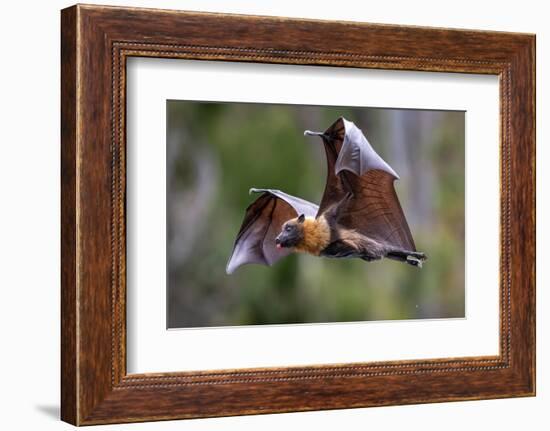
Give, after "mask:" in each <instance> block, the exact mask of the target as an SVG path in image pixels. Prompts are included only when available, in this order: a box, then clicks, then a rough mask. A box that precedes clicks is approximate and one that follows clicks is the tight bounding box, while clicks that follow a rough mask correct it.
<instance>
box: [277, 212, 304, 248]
mask: <svg viewBox="0 0 550 431" xmlns="http://www.w3.org/2000/svg"><path fill="white" fill-rule="evenodd" d="M305 219H306V217H305V216H304V215H303V214H301V215H300V216H299V217H296V218H293V219H290V220H288V221H286V222H285V223H284V224H283V227H282V228H281V232H280V233H279V235H277V238H275V244H276V245H277V248H292V247H296V246H297V245H298V244H300V243H301V242H302V240H303V239H304V220H305Z"/></svg>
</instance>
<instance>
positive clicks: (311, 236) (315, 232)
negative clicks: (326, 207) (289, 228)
mask: <svg viewBox="0 0 550 431" xmlns="http://www.w3.org/2000/svg"><path fill="white" fill-rule="evenodd" d="M302 228H303V232H304V238H303V239H302V241H301V242H300V244H298V245H297V246H296V250H297V251H301V252H305V253H310V254H313V255H315V256H318V255H319V253H321V251H323V249H324V248H325V247H327V246H328V245H329V243H330V227H329V225H328V223H327V221H326V219H325V217H323V216H321V217H319V218H317V219H315V218H312V217H306V219H305V220H304V223H303V227H302Z"/></svg>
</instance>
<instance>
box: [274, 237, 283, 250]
mask: <svg viewBox="0 0 550 431" xmlns="http://www.w3.org/2000/svg"><path fill="white" fill-rule="evenodd" d="M275 247H277V248H283V246H282V244H281V239H280V238H279V237H277V238H275Z"/></svg>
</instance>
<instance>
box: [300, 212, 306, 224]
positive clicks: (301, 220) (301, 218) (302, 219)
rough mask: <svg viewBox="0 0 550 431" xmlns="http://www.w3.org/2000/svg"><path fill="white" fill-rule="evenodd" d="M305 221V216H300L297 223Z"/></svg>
mask: <svg viewBox="0 0 550 431" xmlns="http://www.w3.org/2000/svg"><path fill="white" fill-rule="evenodd" d="M305 219H306V216H305V215H303V214H300V217H298V223H303V222H304V220H305Z"/></svg>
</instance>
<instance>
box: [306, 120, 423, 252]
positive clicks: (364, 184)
mask: <svg viewBox="0 0 550 431" xmlns="http://www.w3.org/2000/svg"><path fill="white" fill-rule="evenodd" d="M310 134H311V132H310ZM319 135H320V136H321V137H322V138H323V143H324V145H325V150H326V153H327V161H328V168H329V172H328V174H327V185H326V188H325V193H324V195H323V199H322V201H321V207H320V209H319V214H322V213H323V212H324V211H326V210H327V209H329V208H330V207H334V205H337V206H338V209H337V211H336V213H335V215H336V218H337V220H336V222H337V223H338V224H339V225H340V226H341V227H343V228H348V229H354V230H355V231H357V232H359V233H362V234H363V235H366V236H368V237H369V238H372V239H375V240H377V241H379V242H382V243H385V244H388V245H391V246H394V247H396V248H400V249H404V250H408V251H415V250H416V248H415V245H414V241H413V238H412V235H411V231H410V229H409V225H408V224H407V220H406V219H405V215H404V214H403V210H402V209H401V205H400V203H399V199H398V198H397V194H396V193H395V189H394V186H393V182H394V181H395V180H396V179H398V178H399V176H398V175H397V173H396V172H395V171H394V170H393V169H392V168H391V167H390V165H388V164H387V163H386V162H385V161H384V160H383V159H382V158H381V157H380V156H379V155H378V154H377V153H376V151H374V149H373V148H372V146H371V145H370V143H369V142H368V141H367V138H365V136H364V135H363V132H361V130H360V129H359V128H357V126H355V124H353V123H352V122H351V121H347V120H346V119H344V118H339V119H338V120H336V122H335V123H334V124H333V125H332V126H330V127H329V128H328V129H327V131H326V132H325V133H322V134H319Z"/></svg>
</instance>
